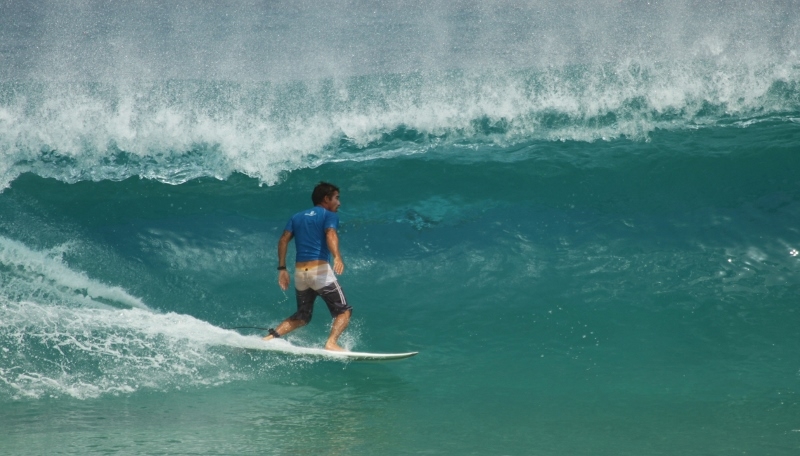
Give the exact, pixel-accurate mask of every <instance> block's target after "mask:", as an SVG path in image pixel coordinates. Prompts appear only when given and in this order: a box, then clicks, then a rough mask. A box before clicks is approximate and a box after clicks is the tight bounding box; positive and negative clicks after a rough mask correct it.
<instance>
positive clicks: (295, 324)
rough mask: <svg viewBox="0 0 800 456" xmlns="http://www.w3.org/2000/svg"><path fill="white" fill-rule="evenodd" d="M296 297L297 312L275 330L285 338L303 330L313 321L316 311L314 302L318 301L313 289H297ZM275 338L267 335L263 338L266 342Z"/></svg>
mask: <svg viewBox="0 0 800 456" xmlns="http://www.w3.org/2000/svg"><path fill="white" fill-rule="evenodd" d="M294 291H295V295H296V297H297V312H295V313H294V314H293V315H292V316H290V317H289V318H287V319H286V320H283V322H281V324H279V325H278V327H277V328H275V330H274V331H275V332H276V333H278V335H279V336H280V337H283V336H285V335H287V334H289V333H290V332H292V331H294V330H295V329H297V328H301V327H303V326H305V325H307V324H308V322H309V321H311V315H312V313H313V311H314V300H315V299H317V293H316V292H315V291H314V290H312V289H311V288H306V289H305V290H298V289H296V288H295V290H294ZM274 338H275V336H273V335H272V334H267V335H266V336H264V337H263V339H264V340H272V339H274Z"/></svg>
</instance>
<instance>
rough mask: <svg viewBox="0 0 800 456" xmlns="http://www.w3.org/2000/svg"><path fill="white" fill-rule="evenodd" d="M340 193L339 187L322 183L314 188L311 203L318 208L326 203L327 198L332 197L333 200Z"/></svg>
mask: <svg viewBox="0 0 800 456" xmlns="http://www.w3.org/2000/svg"><path fill="white" fill-rule="evenodd" d="M338 191H339V187H337V186H335V185H333V184H330V183H328V182H320V183H319V184H317V186H316V187H314V192H313V193H311V201H312V202H313V203H314V206H318V205H320V204H322V202H323V201H325V197H327V196H330V197H331V198H333V194H334V193H336V192H338Z"/></svg>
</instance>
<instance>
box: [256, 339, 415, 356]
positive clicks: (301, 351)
mask: <svg viewBox="0 0 800 456" xmlns="http://www.w3.org/2000/svg"><path fill="white" fill-rule="evenodd" d="M252 348H258V349H259V350H266V351H274V352H279V353H285V354H287V355H297V356H312V357H321V358H328V359H335V360H340V361H393V360H398V359H404V358H410V357H412V356H414V355H416V354H417V353H419V352H407V353H366V352H352V351H333V350H325V349H324V348H311V347H298V346H296V345H292V344H291V343H289V342H288V341H286V340H281V339H273V340H270V341H265V342H263V343H261V344H259V346H257V347H252Z"/></svg>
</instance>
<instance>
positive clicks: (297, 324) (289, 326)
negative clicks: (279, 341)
mask: <svg viewBox="0 0 800 456" xmlns="http://www.w3.org/2000/svg"><path fill="white" fill-rule="evenodd" d="M306 324H308V322H307V321H304V320H293V319H291V318H287V319H286V320H283V322H281V324H279V325H278V327H277V328H275V332H277V333H278V334H280V335H281V337H283V336H285V335H287V334H289V333H290V332H292V331H294V330H295V329H297V328H302V327H303V326H305V325H306ZM274 338H275V336H273V335H272V334H267V335H266V336H264V337H263V340H272V339H274Z"/></svg>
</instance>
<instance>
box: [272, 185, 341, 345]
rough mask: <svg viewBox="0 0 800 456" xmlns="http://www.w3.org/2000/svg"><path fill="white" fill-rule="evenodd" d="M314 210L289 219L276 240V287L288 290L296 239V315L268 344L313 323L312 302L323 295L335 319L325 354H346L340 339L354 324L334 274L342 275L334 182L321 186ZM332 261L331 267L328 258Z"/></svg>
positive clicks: (316, 192) (274, 331) (314, 194)
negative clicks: (292, 244)
mask: <svg viewBox="0 0 800 456" xmlns="http://www.w3.org/2000/svg"><path fill="white" fill-rule="evenodd" d="M311 201H312V202H313V203H314V207H312V208H311V209H307V210H305V211H300V212H298V213H296V214H294V215H293V216H292V218H291V219H289V222H288V223H287V224H286V228H284V231H283V234H282V235H281V238H280V240H278V285H280V287H281V288H282V289H283V290H287V289H288V288H289V282H290V278H289V271H287V270H286V252H287V250H288V248H289V241H291V240H292V239H294V242H295V250H296V251H297V253H296V258H295V270H294V286H295V294H296V296H297V312H295V313H294V314H292V315H291V316H290V317H289V318H287V319H286V320H284V321H283V322H281V324H280V325H278V327H277V328H275V329H270V330H269V334H267V335H266V336H265V337H264V340H270V339H273V338H276V337H282V336H285V335H286V334H288V333H290V332H292V331H294V330H295V329H297V328H300V327H302V326H305V325H306V324H308V322H309V321H311V314H312V312H313V311H314V301H315V300H316V298H317V296H321V297H322V299H323V300H324V301H325V304H327V306H328V310H329V311H330V313H331V317H333V324H332V325H331V332H330V335H329V336H328V340H327V342H326V343H325V349H327V350H339V351H342V350H344V349H343V348H342V347H340V346H339V344H338V340H339V336H341V334H342V332H344V330H345V328H347V325H348V324H349V323H350V314H351V313H352V310H351V309H352V307H350V306H349V305H348V304H347V300H346V299H345V297H344V292H342V288H341V287H340V286H339V282H338V281H337V280H336V276H335V275H334V274H341V273H342V272H344V263H343V262H342V256H341V254H340V253H339V236H338V235H337V233H336V231H337V229H338V228H339V216H338V215H336V212H337V211H338V210H339V205H340V203H339V189H338V188H337V187H336V186H335V185H333V184H330V183H327V182H320V183H319V184H318V185H317V186H316V187H314V191H313V192H312V193H311ZM331 257H333V268H331V265H330V259H331Z"/></svg>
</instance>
